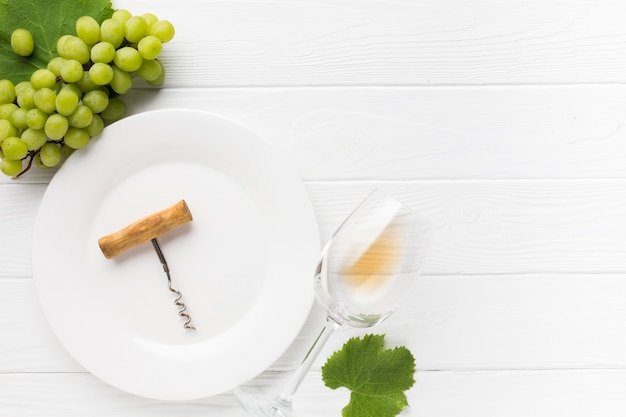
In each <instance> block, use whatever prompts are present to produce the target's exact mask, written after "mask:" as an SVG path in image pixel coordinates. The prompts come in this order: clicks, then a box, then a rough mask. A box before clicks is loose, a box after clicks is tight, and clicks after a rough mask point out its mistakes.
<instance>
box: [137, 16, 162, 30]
mask: <svg viewBox="0 0 626 417" xmlns="http://www.w3.org/2000/svg"><path fill="white" fill-rule="evenodd" d="M141 17H142V18H143V20H145V21H146V30H148V31H149V30H150V28H151V27H152V25H154V24H155V23H156V22H158V21H159V18H158V17H156V15H154V14H153V13H144V14H142V15H141Z"/></svg>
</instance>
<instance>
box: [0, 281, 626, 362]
mask: <svg viewBox="0 0 626 417" xmlns="http://www.w3.org/2000/svg"><path fill="white" fill-rule="evenodd" d="M285 296H288V294H285ZM625 298H626V274H615V275H614V274H607V275H598V274H579V275H571V274H568V275H556V274H532V275H494V276H454V275H452V276H445V277H441V276H424V277H422V278H420V279H419V280H417V281H416V282H415V285H414V286H413V288H412V290H411V292H410V293H409V294H407V299H406V300H405V302H404V303H403V305H402V306H401V307H400V308H399V310H398V311H397V312H396V313H395V314H394V315H393V316H391V317H390V318H389V319H388V320H387V321H386V322H384V323H383V324H381V325H380V326H379V327H377V328H375V329H370V330H363V329H357V330H354V329H341V330H339V331H338V332H337V333H336V334H335V335H333V337H332V338H331V340H330V341H329V343H328V345H327V346H325V347H324V349H323V350H322V352H321V354H320V356H319V358H318V359H317V361H316V364H315V366H314V368H315V369H319V367H320V366H321V365H322V364H323V363H324V362H325V360H326V358H328V357H329V356H330V355H331V354H332V352H333V351H335V350H337V349H339V348H340V347H341V346H342V344H343V343H344V342H345V341H347V339H348V338H350V337H354V336H362V335H363V334H365V333H367V332H376V333H384V334H387V341H388V343H389V344H390V345H391V346H395V345H406V346H408V347H409V348H410V349H411V351H412V352H413V354H414V355H415V357H416V364H417V368H418V370H422V371H442V370H447V371H454V370H494V371H497V370H526V369H544V370H550V369H552V370H568V369H610V368H615V369H626V322H625V321H624V317H625V316H626V304H625V303H624V302H623V300H624V299H625ZM77 314H79V312H77ZM323 322H324V312H323V311H322V310H321V308H320V307H319V306H314V308H313V309H312V311H311V314H310V317H309V319H308V320H307V322H306V324H305V326H304V327H303V328H302V330H301V331H300V334H299V335H298V336H297V338H296V339H295V340H294V342H293V344H292V346H291V347H290V348H289V349H288V351H287V352H285V353H284V354H283V355H282V356H281V357H280V358H279V359H278V360H277V361H276V362H275V363H274V364H273V365H272V366H271V370H272V371H284V370H289V369H293V368H294V367H295V366H296V365H297V364H298V363H299V362H300V361H301V360H302V358H303V357H304V355H305V354H306V352H307V350H308V348H309V346H310V345H311V343H312V342H313V340H315V338H316V336H317V334H318V332H319V331H320V330H321V328H322V325H323ZM0 333H1V334H5V335H11V337H3V338H0V374H3V373H40V372H56V373H66V372H83V371H84V369H83V368H82V367H81V366H80V365H78V364H77V363H75V362H74V361H73V360H72V359H71V358H70V357H69V355H68V354H67V353H66V352H65V351H64V350H63V348H62V347H61V346H60V344H59V343H58V342H57V341H56V339H55V337H54V336H53V334H52V332H51V330H50V329H49V328H48V326H47V323H46V320H45V317H44V315H43V312H42V311H41V308H40V307H39V305H38V303H37V299H36V295H35V290H34V285H33V282H32V280H28V279H16V280H8V279H3V280H0Z"/></svg>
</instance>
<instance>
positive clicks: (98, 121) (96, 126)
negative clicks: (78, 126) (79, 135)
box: [85, 114, 104, 138]
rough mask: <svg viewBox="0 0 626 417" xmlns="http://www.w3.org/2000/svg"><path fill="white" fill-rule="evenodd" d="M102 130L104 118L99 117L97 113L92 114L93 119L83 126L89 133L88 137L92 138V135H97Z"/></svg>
mask: <svg viewBox="0 0 626 417" xmlns="http://www.w3.org/2000/svg"><path fill="white" fill-rule="evenodd" d="M103 130H104V120H102V117H100V115H99V114H94V115H93V120H92V121H91V123H90V124H89V126H87V127H86V128H85V131H86V132H87V133H88V134H89V137H91V138H93V137H94V136H98V135H99V134H100V133H102V131H103Z"/></svg>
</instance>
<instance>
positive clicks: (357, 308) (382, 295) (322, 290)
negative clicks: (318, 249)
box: [235, 190, 427, 417]
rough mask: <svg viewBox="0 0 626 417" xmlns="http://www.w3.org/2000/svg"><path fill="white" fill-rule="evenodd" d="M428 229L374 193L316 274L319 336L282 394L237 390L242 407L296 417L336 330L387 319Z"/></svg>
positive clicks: (409, 279) (267, 416)
mask: <svg viewBox="0 0 626 417" xmlns="http://www.w3.org/2000/svg"><path fill="white" fill-rule="evenodd" d="M426 233H427V229H426V226H425V223H424V221H423V220H422V219H421V217H420V216H418V215H417V214H416V213H415V212H414V211H413V210H411V209H410V208H408V207H407V206H405V205H403V204H401V203H399V202H398V201H396V200H395V199H393V198H391V197H389V196H386V195H384V194H383V193H381V192H380V191H377V190H374V191H373V192H372V193H371V194H370V195H369V196H367V198H365V200H363V202H361V203H360V204H359V205H358V206H357V208H356V209H355V210H354V211H353V212H352V213H351V214H350V215H349V216H348V217H347V218H346V220H344V222H343V223H342V224H341V225H340V226H339V228H338V229H337V231H336V232H335V233H334V234H333V236H332V237H331V238H330V240H329V241H328V243H327V244H326V246H325V247H324V249H323V251H322V256H321V260H320V262H319V264H318V266H317V270H316V273H315V279H314V286H315V295H316V298H317V301H318V302H319V303H320V304H321V305H322V307H324V308H325V309H326V312H327V318H326V324H325V325H324V327H323V329H322V331H321V333H320V334H319V336H318V337H317V339H316V340H315V342H314V343H313V346H311V348H310V349H309V351H308V353H307V354H306V356H305V358H304V360H303V361H302V363H301V364H300V366H298V368H296V370H295V371H294V372H293V374H292V375H291V377H290V378H289V379H288V380H287V383H286V384H285V385H284V386H283V388H282V390H281V391H279V392H278V393H276V394H267V393H265V392H263V391H259V390H255V389H250V388H239V389H238V390H237V391H236V392H235V396H236V398H237V401H238V402H239V404H240V405H241V406H242V407H243V408H244V409H246V410H247V411H248V412H249V413H250V414H251V415H253V416H257V417H292V416H293V409H292V399H293V396H294V394H295V393H296V390H297V389H298V387H299V386H300V384H301V383H302V380H303V379H304V377H305V375H306V373H307V371H308V370H309V369H310V367H311V365H312V364H313V361H314V360H315V358H316V357H317V355H318V353H319V352H320V350H321V349H322V347H323V345H324V343H325V342H326V341H327V340H328V338H329V336H330V335H331V334H332V333H333V331H334V330H336V329H337V328H339V327H341V326H343V325H349V326H352V327H358V328H368V327H372V326H374V325H376V324H378V323H380V322H382V321H383V320H385V319H386V318H387V317H389V316H390V315H391V314H392V313H393V312H394V311H395V310H396V308H397V307H398V305H399V304H400V301H401V300H402V298H403V297H404V295H406V294H407V292H408V289H409V287H410V285H411V284H412V283H413V281H414V280H415V278H416V277H417V276H418V274H419V271H420V267H421V264H422V261H423V252H424V244H425V237H426Z"/></svg>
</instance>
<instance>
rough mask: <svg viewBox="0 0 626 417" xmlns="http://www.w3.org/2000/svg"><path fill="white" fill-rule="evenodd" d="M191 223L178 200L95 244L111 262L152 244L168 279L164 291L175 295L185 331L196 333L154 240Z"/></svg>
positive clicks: (186, 211) (156, 240) (188, 213)
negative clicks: (166, 289)
mask: <svg viewBox="0 0 626 417" xmlns="http://www.w3.org/2000/svg"><path fill="white" fill-rule="evenodd" d="M191 220H193V218H192V216H191V211H189V207H187V203H185V200H180V201H179V202H178V203H176V204H174V205H173V206H171V207H168V208H166V209H163V210H161V211H158V212H156V213H153V214H150V215H148V216H146V217H143V218H141V219H139V220H137V221H135V222H134V223H131V224H130V225H128V226H126V227H124V228H123V229H120V230H118V231H117V232H115V233H111V234H110V235H106V236H103V237H101V238H100V239H98V245H100V250H102V253H103V254H104V257H105V258H107V259H112V258H114V257H116V256H117V255H119V254H121V253H122V252H124V251H126V250H128V249H130V248H132V247H135V246H137V245H140V244H142V243H145V242H147V241H151V242H152V246H154V250H155V251H156V253H157V256H158V257H159V261H160V262H161V265H162V266H163V271H165V275H166V276H167V288H168V289H169V290H170V291H171V292H172V293H174V294H176V299H175V300H174V304H175V305H176V306H177V307H178V308H179V310H178V315H179V316H180V317H182V318H183V319H185V322H184V324H183V327H184V328H185V329H188V330H196V328H195V327H193V326H192V325H191V316H190V315H189V313H187V305H186V304H185V303H183V302H182V301H181V299H182V298H183V294H182V293H181V292H180V291H179V290H177V289H176V288H174V287H173V286H172V277H171V275H170V269H169V267H168V265H167V261H166V260H165V256H164V255H163V251H162V250H161V246H160V245H159V241H158V239H157V237H159V236H161V235H162V234H164V233H167V232H169V231H170V230H172V229H174V228H176V227H178V226H180V225H182V224H184V223H187V222H190V221H191Z"/></svg>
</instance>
